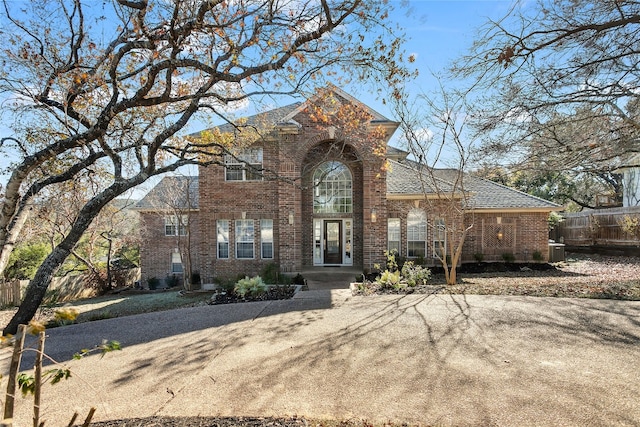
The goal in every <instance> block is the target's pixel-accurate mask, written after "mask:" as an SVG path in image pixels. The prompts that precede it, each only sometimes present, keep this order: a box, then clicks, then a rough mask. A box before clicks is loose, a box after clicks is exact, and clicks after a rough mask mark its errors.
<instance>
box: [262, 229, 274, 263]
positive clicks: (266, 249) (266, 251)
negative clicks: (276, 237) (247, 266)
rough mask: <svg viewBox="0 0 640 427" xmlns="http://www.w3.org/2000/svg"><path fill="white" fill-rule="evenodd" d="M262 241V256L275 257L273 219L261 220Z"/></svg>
mask: <svg viewBox="0 0 640 427" xmlns="http://www.w3.org/2000/svg"><path fill="white" fill-rule="evenodd" d="M260 243H261V248H262V258H265V259H266V258H273V220H272V219H261V220H260Z"/></svg>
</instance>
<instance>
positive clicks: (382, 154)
mask: <svg viewBox="0 0 640 427" xmlns="http://www.w3.org/2000/svg"><path fill="white" fill-rule="evenodd" d="M354 106H355V107H356V108H355V110H351V108H353V107H354ZM353 111H356V112H353ZM244 126H248V127H252V126H254V127H258V126H259V127H260V128H261V131H260V132H257V133H256V134H259V135H260V137H259V138H257V139H256V140H255V142H254V143H252V144H250V145H246V146H245V147H243V148H242V149H239V150H236V151H235V152H234V154H233V155H227V156H225V159H224V162H223V163H224V164H223V165H214V166H209V167H202V168H200V170H199V176H198V177H197V179H193V178H186V177H166V178H164V179H163V180H162V181H161V182H160V183H159V184H158V185H157V186H156V187H155V188H154V189H153V190H151V191H150V192H149V194H148V195H147V196H146V197H145V198H144V199H142V200H141V201H140V202H139V203H138V209H139V211H140V212H141V215H142V219H143V224H144V226H145V230H146V234H145V236H146V237H145V239H144V242H145V243H144V245H143V247H142V251H141V264H142V272H143V273H142V274H143V279H144V278H149V277H157V278H164V277H165V276H167V275H168V274H171V273H178V274H179V273H180V271H181V268H182V267H181V266H180V264H179V263H180V261H181V259H183V258H184V250H183V249H182V248H181V246H180V245H179V244H178V243H179V242H181V241H183V240H184V237H185V236H186V235H189V237H190V241H191V247H192V250H191V253H192V256H191V263H192V271H198V272H199V274H200V276H201V277H202V280H203V281H204V282H211V281H212V280H214V278H223V277H236V276H237V275H239V274H249V275H252V274H258V273H259V272H260V271H261V270H262V269H263V268H264V267H265V266H266V265H267V264H270V263H275V264H276V265H277V266H278V267H279V269H280V271H282V272H290V273H294V272H298V271H302V270H304V269H307V268H313V267H318V266H344V267H352V268H357V269H361V270H371V269H372V268H373V265H374V264H376V263H382V262H384V259H385V258H384V251H385V250H387V249H395V250H397V251H398V252H399V253H400V255H402V256H405V257H408V258H415V259H417V260H420V261H421V262H425V263H426V264H436V263H437V259H436V254H437V252H438V251H440V250H443V249H445V248H446V247H447V246H448V245H451V244H454V245H455V244H456V241H455V240H456V239H457V238H458V234H456V233H447V232H446V231H445V230H446V229H447V227H448V228H450V229H453V227H454V226H455V227H458V228H460V227H463V228H464V227H468V226H469V225H472V227H471V228H470V229H469V232H468V234H467V238H466V240H465V244H464V251H463V262H464V261H473V260H474V255H475V256H476V257H477V256H478V255H477V254H482V255H483V257H484V259H485V260H488V261H491V260H500V259H501V256H502V254H504V253H507V252H508V253H511V254H513V256H514V257H515V259H516V260H525V259H529V260H530V259H531V257H532V254H533V253H535V252H538V253H540V254H542V255H543V256H544V257H546V254H547V243H548V230H547V216H548V214H549V212H550V211H552V210H557V209H558V208H559V207H558V206H557V205H555V204H553V203H550V202H547V201H544V200H542V199H539V198H536V197H532V196H529V195H527V194H524V193H521V192H518V191H516V190H513V189H510V188H507V187H504V186H501V185H498V184H495V183H492V182H489V181H486V180H482V179H478V178H473V177H471V176H465V181H464V182H465V185H464V188H463V187H458V186H457V185H456V183H457V182H459V177H460V176H461V175H460V174H458V172H457V171H454V170H432V169H429V168H427V167H426V166H424V165H421V164H419V163H417V162H415V161H411V160H408V159H407V153H406V152H404V151H401V150H398V149H394V148H392V147H389V146H387V143H388V141H389V139H390V138H391V136H392V134H393V133H394V132H395V130H396V129H397V127H398V123H396V122H394V121H391V120H389V119H387V118H385V117H384V116H382V115H381V114H379V113H377V112H376V111H374V110H373V109H371V108H369V107H367V106H364V105H362V104H361V103H360V102H358V101H357V100H356V99H354V98H353V97H351V96H349V95H348V94H346V93H344V92H343V91H341V90H339V89H337V88H331V92H330V95H329V96H326V94H325V95H323V96H319V97H317V98H313V99H311V100H309V101H307V102H305V103H296V104H292V105H289V106H286V107H282V108H278V109H274V110H272V111H269V112H266V113H263V114H258V115H256V116H252V117H249V118H248V119H247V120H246V122H245V123H244ZM218 130H219V131H220V132H222V133H224V132H237V131H238V130H237V129H236V128H233V127H231V126H229V125H226V126H222V127H220V128H219V129H218ZM196 136H197V135H196ZM187 181H188V184H185V182H187ZM177 182H182V184H178V186H179V185H183V186H184V187H185V192H186V191H187V190H186V188H189V190H188V191H189V192H186V193H185V194H191V196H190V197H189V198H188V199H189V201H190V205H189V206H186V205H185V204H184V203H182V204H183V208H184V210H183V211H181V212H178V213H176V212H177V211H176V210H175V209H173V210H169V209H162V208H160V206H161V205H160V204H159V203H158V200H163V199H166V197H167V192H166V190H165V188H166V187H175V186H176V183H177ZM463 190H464V191H463ZM174 205H175V203H174ZM187 218H188V219H189V221H190V226H189V227H188V232H187V230H186V229H185V230H182V231H181V227H180V226H179V225H177V226H176V224H178V223H180V222H181V221H180V220H181V219H182V220H183V222H184V221H186V219H187ZM181 234H183V235H182V236H181Z"/></svg>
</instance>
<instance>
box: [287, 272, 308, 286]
mask: <svg viewBox="0 0 640 427" xmlns="http://www.w3.org/2000/svg"><path fill="white" fill-rule="evenodd" d="M291 283H292V284H294V285H301V286H304V285H306V284H307V279H305V278H304V276H303V275H302V274H300V273H298V274H296V275H295V276H293V279H291Z"/></svg>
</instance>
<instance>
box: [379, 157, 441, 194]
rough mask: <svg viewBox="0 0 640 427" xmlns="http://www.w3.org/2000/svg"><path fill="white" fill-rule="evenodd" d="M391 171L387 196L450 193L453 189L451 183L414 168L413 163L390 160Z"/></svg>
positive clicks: (388, 177) (426, 171)
mask: <svg viewBox="0 0 640 427" xmlns="http://www.w3.org/2000/svg"><path fill="white" fill-rule="evenodd" d="M389 165H390V170H389V171H388V172H387V194H391V195H417V194H427V195H428V194H436V193H437V192H438V190H439V191H441V192H443V191H444V192H450V191H451V189H452V188H453V187H452V186H451V184H450V183H449V182H446V181H443V180H442V179H440V178H439V177H436V176H433V175H432V174H431V173H429V171H428V170H426V169H420V168H416V167H414V166H415V165H413V164H412V163H411V162H406V161H403V162H399V161H396V160H389Z"/></svg>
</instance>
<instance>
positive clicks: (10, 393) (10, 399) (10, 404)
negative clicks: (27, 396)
mask: <svg viewBox="0 0 640 427" xmlns="http://www.w3.org/2000/svg"><path fill="white" fill-rule="evenodd" d="M26 334H27V325H19V326H18V335H17V336H16V342H15V344H14V347H13V356H12V357H11V364H10V365H9V381H8V383H7V394H6V396H5V401H4V419H3V420H2V423H3V424H2V425H3V426H7V427H11V426H12V425H13V408H14V404H15V398H16V377H17V376H18V371H19V370H20V359H21V358H22V348H23V347H24V338H25V335H26Z"/></svg>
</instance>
